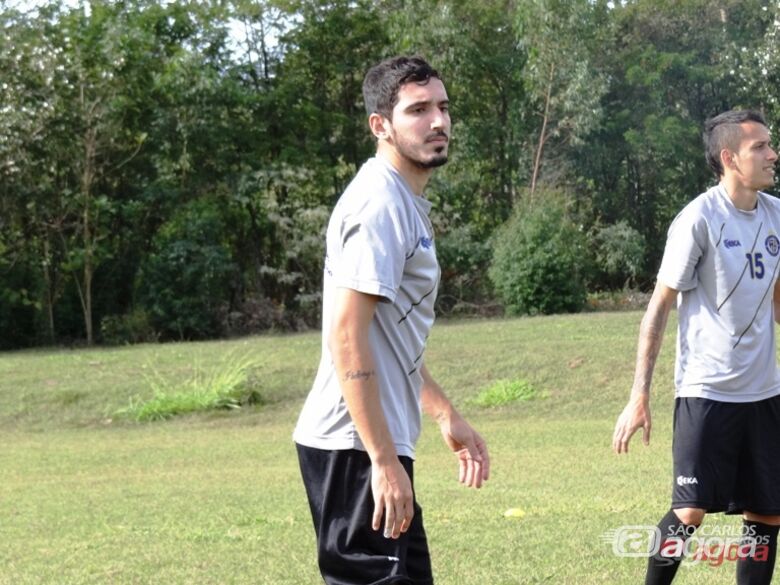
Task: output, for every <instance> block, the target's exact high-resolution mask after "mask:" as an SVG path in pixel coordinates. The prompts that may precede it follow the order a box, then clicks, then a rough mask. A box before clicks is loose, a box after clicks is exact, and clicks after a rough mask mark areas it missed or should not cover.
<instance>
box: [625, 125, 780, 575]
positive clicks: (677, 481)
mask: <svg viewBox="0 0 780 585" xmlns="http://www.w3.org/2000/svg"><path fill="white" fill-rule="evenodd" d="M704 144H705V151H706V158H707V162H708V164H709V166H710V167H711V168H712V169H713V171H714V172H715V173H716V175H717V176H718V178H719V180H720V183H719V184H718V185H717V186H715V187H712V188H711V189H709V190H708V191H706V192H705V193H703V194H702V195H700V196H699V197H697V198H696V199H694V200H693V201H692V202H691V203H689V204H688V205H687V206H686V207H685V208H684V209H683V210H682V211H681V212H680V214H679V215H678V216H677V217H676V218H675V220H674V221H673V222H672V225H671V227H670V228H669V233H668V236H667V241H666V249H665V251H664V256H663V260H662V262H661V268H660V270H659V272H658V282H657V284H656V287H655V291H654V292H653V296H652V298H651V299H650V303H649V305H648V307H647V312H646V313H645V316H644V318H643V319H642V324H641V326H640V332H639V347H638V351H637V361H636V371H635V374H634V384H633V388H632V391H631V398H630V400H629V402H628V405H627V406H626V407H625V409H624V410H623V412H622V413H621V415H620V417H619V418H618V421H617V424H616V426H615V432H614V435H613V439H612V440H613V448H614V450H615V451H616V452H617V453H626V452H628V443H629V441H630V439H631V437H632V435H633V434H634V433H635V432H636V431H637V430H639V429H640V428H641V429H643V439H644V443H645V444H648V442H649V440H650V426H651V424H650V384H651V379H652V375H653V369H654V366H655V361H656V358H657V356H658V352H659V350H660V348H661V340H662V337H663V332H664V328H665V326H666V321H667V317H668V315H669V311H670V310H671V308H672V305H673V304H674V303H675V302H677V306H678V322H679V327H678V332H677V361H676V368H675V388H676V390H675V410H674V441H673V448H672V451H673V459H674V484H673V491H672V506H671V509H670V510H669V512H668V513H667V514H666V516H664V518H663V519H662V520H661V522H660V523H659V525H658V531H657V532H656V535H657V538H656V541H655V543H654V546H653V549H652V551H651V552H652V553H654V554H653V556H651V557H650V559H649V563H648V568H647V576H646V580H645V583H646V585H660V584H668V583H671V582H672V580H673V579H674V575H675V573H676V572H677V568H678V567H679V564H680V561H681V559H682V557H683V556H684V552H685V551H686V550H687V549H686V547H685V541H686V539H687V538H688V537H689V536H690V535H692V533H693V532H694V531H695V530H696V528H697V527H698V526H699V525H700V524H701V522H702V520H703V518H704V516H705V514H707V513H709V512H726V513H730V514H738V513H741V514H742V515H743V526H742V530H741V535H743V536H744V538H745V540H743V541H742V545H743V546H741V547H740V548H738V549H737V550H738V552H739V554H738V559H737V583H738V584H739V585H763V584H766V585H768V584H769V583H770V582H771V579H772V572H773V569H774V563H775V554H776V550H777V533H778V526H779V525H780V457H778V453H780V372H779V371H778V368H777V361H776V357H775V354H776V351H775V334H774V323H775V321H780V284H778V266H780V239H779V238H778V235H779V234H780V201H778V200H777V199H776V198H774V197H772V196H770V195H767V194H765V193H762V192H761V191H760V189H765V188H768V187H771V186H772V185H773V184H774V167H775V162H776V161H777V155H776V154H775V152H774V151H773V150H772V148H771V147H770V144H769V130H768V129H767V126H766V122H765V121H764V118H763V117H762V116H761V114H759V113H757V112H752V111H745V110H739V111H730V112H726V113H723V114H721V115H719V116H716V117H714V118H712V119H710V120H708V121H707V122H706V125H705V132H704Z"/></svg>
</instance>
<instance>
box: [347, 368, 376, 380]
mask: <svg viewBox="0 0 780 585" xmlns="http://www.w3.org/2000/svg"><path fill="white" fill-rule="evenodd" d="M373 375H375V372H374V370H347V373H346V374H345V375H344V381H345V382H347V381H349V380H364V381H365V380H368V379H369V378H370V377H371V376H373Z"/></svg>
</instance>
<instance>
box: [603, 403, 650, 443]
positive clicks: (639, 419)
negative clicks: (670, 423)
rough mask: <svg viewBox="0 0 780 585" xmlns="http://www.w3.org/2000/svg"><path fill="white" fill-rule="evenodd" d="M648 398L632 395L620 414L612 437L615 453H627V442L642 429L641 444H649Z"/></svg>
mask: <svg viewBox="0 0 780 585" xmlns="http://www.w3.org/2000/svg"><path fill="white" fill-rule="evenodd" d="M651 428H652V423H651V421H650V398H649V397H648V396H647V395H646V394H634V395H632V396H631V399H630V400H629V401H628V404H627V405H626V407H625V408H624V409H623V412H622V413H620V416H619V417H618V419H617V423H616V424H615V432H614V434H613V435H612V449H614V451H615V453H628V442H629V441H630V440H631V437H633V436H634V433H635V432H637V431H638V430H639V429H642V442H643V443H644V444H645V445H649V444H650V429H651Z"/></svg>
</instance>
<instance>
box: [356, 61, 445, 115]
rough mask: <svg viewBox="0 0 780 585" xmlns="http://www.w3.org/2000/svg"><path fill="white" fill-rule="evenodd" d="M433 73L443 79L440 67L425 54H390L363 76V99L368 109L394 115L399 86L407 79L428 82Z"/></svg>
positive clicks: (421, 82) (423, 83) (368, 111)
mask: <svg viewBox="0 0 780 585" xmlns="http://www.w3.org/2000/svg"><path fill="white" fill-rule="evenodd" d="M432 77H435V78H436V79H441V77H439V73H438V71H436V70H435V69H434V68H433V67H431V66H430V65H429V64H428V63H427V62H426V61H425V59H423V58H422V57H417V56H413V57H404V56H400V57H391V58H390V59H385V60H384V61H382V62H381V63H379V64H378V65H375V66H373V67H372V68H371V69H369V70H368V73H366V78H365V79H364V80H363V101H364V102H365V104H366V112H367V113H368V115H369V116H370V115H371V114H373V113H377V114H381V115H382V116H384V117H385V118H387V119H388V120H392V118H393V108H394V107H395V105H396V104H397V103H398V90H399V89H400V88H401V86H402V85H404V84H406V83H411V82H414V83H419V84H420V85H425V84H426V83H428V81H430V79H431V78H432Z"/></svg>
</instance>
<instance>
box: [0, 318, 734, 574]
mask: <svg viewBox="0 0 780 585" xmlns="http://www.w3.org/2000/svg"><path fill="white" fill-rule="evenodd" d="M640 318H641V315H640V314H639V313H635V312H634V313H591V314H583V315H575V316H554V317H537V318H527V319H512V320H487V321H462V322H450V323H439V324H437V326H436V327H435V328H434V331H433V334H432V336H431V339H430V342H429V349H428V352H427V354H426V363H427V364H428V367H429V369H430V370H431V372H432V373H433V375H434V376H435V377H436V378H437V379H438V380H439V381H440V382H441V383H442V384H443V385H444V387H445V388H446V389H447V391H448V393H449V395H450V396H451V397H452V398H453V400H454V401H455V403H456V404H457V405H458V406H459V407H460V408H461V410H462V411H463V412H464V414H466V416H467V418H469V420H470V421H471V422H472V423H473V424H474V425H475V426H476V427H477V428H478V429H479V430H480V431H481V432H482V434H483V435H484V436H485V437H486V439H487V440H488V443H489V446H490V448H491V454H492V458H493V473H492V478H491V480H490V482H489V483H488V485H487V486H486V487H485V488H484V489H482V490H480V491H470V490H467V489H465V488H462V487H461V486H459V485H458V483H457V481H456V480H455V472H456V468H455V462H454V459H453V458H452V457H450V456H447V455H446V452H445V450H444V445H443V443H442V442H441V440H440V438H439V436H438V430H437V429H436V428H435V426H434V425H433V424H431V423H430V422H427V423H426V426H425V429H424V431H423V436H422V439H421V442H420V445H419V449H418V459H417V467H416V473H415V476H416V488H417V494H418V498H419V500H420V502H421V504H422V505H423V508H424V510H425V522H426V526H427V531H428V535H429V540H430V545H431V549H432V556H433V563H434V572H435V575H436V578H437V583H438V584H439V585H450V584H452V585H461V584H464V585H465V584H476V583H479V584H486V585H487V584H489V585H500V584H531V583H554V584H557V585H560V584H571V585H588V584H605V583H606V584H632V583H640V582H642V579H643V575H644V564H645V560H644V559H637V558H620V557H617V556H615V555H614V554H613V551H612V543H611V541H609V542H608V541H605V540H604V538H603V535H604V533H605V532H607V531H608V530H610V529H612V530H614V529H616V528H618V527H620V526H622V525H633V524H636V525H644V524H655V523H656V522H657V521H658V519H659V518H660V517H661V515H663V514H664V513H665V511H666V510H667V509H668V505H669V494H670V490H671V453H670V448H671V408H672V401H673V391H672V371H673V359H674V327H675V324H674V323H670V326H669V330H668V331H667V340H666V343H665V347H664V349H663V351H662V355H661V358H660V359H659V364H658V367H657V370H656V378H655V379H656V385H655V388H654V398H653V407H654V410H653V414H654V431H653V437H652V441H651V445H650V447H648V448H644V447H643V446H642V445H641V441H640V440H639V439H638V437H636V438H635V441H634V442H633V443H632V451H631V453H630V454H629V455H628V456H621V457H617V456H616V455H614V454H613V453H612V452H611V450H610V440H611V434H612V428H613V425H614V420H615V418H616V417H617V415H618V413H619V412H620V410H621V408H622V407H623V405H624V403H625V400H626V398H627V396H628V391H629V387H630V383H631V379H632V374H633V363H634V353H635V348H636V335H637V331H638V326H639V320H640ZM319 343H320V340H319V335H318V334H317V333H311V334H301V335H287V336H260V337H253V338H249V339H242V340H237V341H230V342H210V343H190V344H168V345H144V346H136V347H127V348H120V349H97V350H55V351H52V350H49V351H30V352H12V353H4V354H0V584H2V585H5V584H9V585H11V584H13V585H19V584H36V585H37V584H40V583H52V584H62V585H66V584H86V583H95V584H97V583H101V584H102V583H117V584H125V583H128V584H130V583H133V584H135V583H139V584H140V583H155V584H156V583H165V584H174V583H192V584H217V583H220V584H221V583H231V584H250V583H252V584H257V583H260V584H266V585H271V584H280V585H281V584H316V583H321V581H320V580H319V576H318V573H317V569H316V559H315V554H314V538H313V530H312V526H311V520H310V517H309V513H308V508H307V504H306V500H305V495H304V492H303V487H302V485H301V483H300V479H299V476H298V470H297V461H296V459H295V451H294V447H293V444H292V442H291V432H292V427H293V425H294V423H295V419H296V416H297V413H298V410H299V409H300V406H301V404H302V401H303V399H304V397H305V395H306V392H307V391H308V387H309V385H310V383H311V380H312V378H313V375H314V371H315V368H316V365H317V360H318V357H319ZM237 353H238V354H242V355H243V354H247V355H252V356H255V357H256V359H257V365H256V367H255V368H254V371H253V380H254V382H253V383H254V384H255V385H256V386H257V388H258V389H259V390H260V393H261V396H262V400H263V403H262V404H261V405H259V406H251V407H246V408H242V409H240V410H233V411H215V412H211V413H207V414H201V415H191V416H187V417H180V418H176V419H173V420H169V421H165V422H155V423H143V424H141V423H135V422H133V421H130V420H127V419H125V418H122V417H121V416H117V415H116V413H117V411H118V410H120V409H122V408H123V407H126V406H127V405H128V403H129V401H130V400H131V399H133V400H144V399H148V398H150V397H151V394H152V390H151V389H150V387H149V383H148V379H149V372H156V373H157V374H159V375H161V376H163V377H168V378H169V379H171V380H175V379H176V378H177V377H182V376H187V375H189V373H190V372H191V371H192V369H193V367H196V366H197V367H210V366H212V365H214V364H217V363H219V361H220V360H221V359H223V358H224V356H226V355H229V354H230V355H235V354H237ZM502 379H505V380H507V379H508V380H512V379H524V380H527V381H528V382H530V383H531V384H532V385H533V386H534V388H536V389H537V390H538V391H539V392H540V394H541V397H540V398H536V399H534V400H530V401H524V402H516V403H513V404H510V405H507V406H503V407H499V408H492V409H491V408H482V407H479V406H477V405H475V404H473V402H472V401H473V398H474V397H476V396H477V394H478V393H479V392H480V391H481V390H483V389H485V388H486V387H488V386H490V385H491V384H492V383H494V382H495V381H497V380H502ZM508 508H521V509H522V510H523V511H524V512H525V515H524V516H523V517H522V518H505V517H504V516H503V513H504V511H505V510H507V509H508ZM736 523H738V520H736V519H733V518H723V517H720V516H713V517H711V518H708V519H707V520H706V524H707V525H709V526H713V525H715V526H718V525H722V524H726V525H732V524H736ZM685 565H686V564H684V566H683V567H682V568H681V569H680V574H679V577H678V579H677V581H676V583H680V584H682V585H684V584H704V583H707V584H727V583H733V582H734V566H733V563H732V562H724V563H723V564H722V566H717V567H716V566H710V565H708V564H706V563H698V564H691V563H688V564H687V565H689V566H685Z"/></svg>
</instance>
